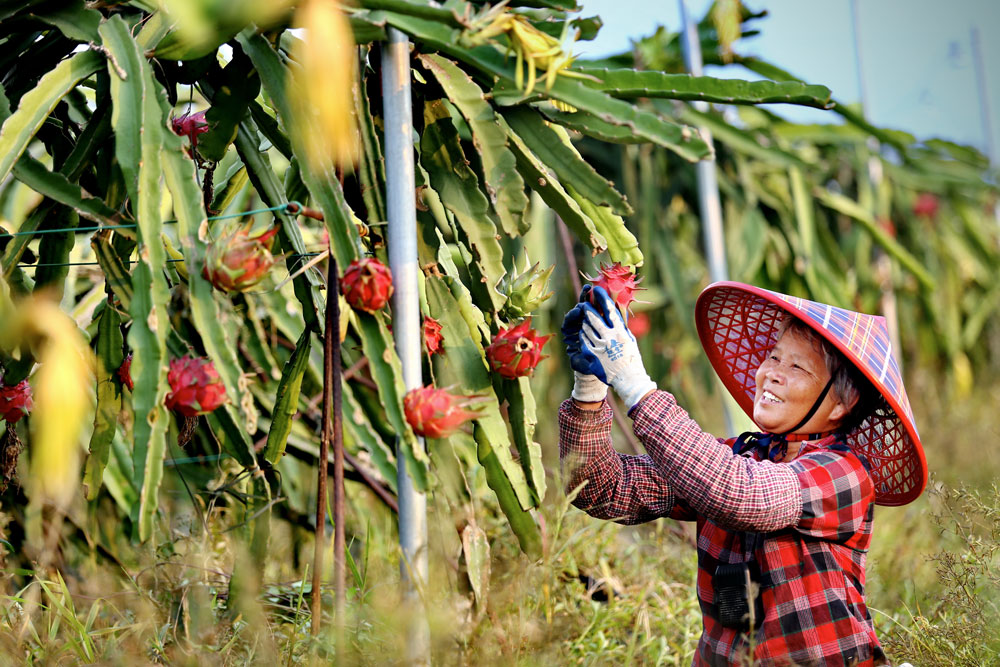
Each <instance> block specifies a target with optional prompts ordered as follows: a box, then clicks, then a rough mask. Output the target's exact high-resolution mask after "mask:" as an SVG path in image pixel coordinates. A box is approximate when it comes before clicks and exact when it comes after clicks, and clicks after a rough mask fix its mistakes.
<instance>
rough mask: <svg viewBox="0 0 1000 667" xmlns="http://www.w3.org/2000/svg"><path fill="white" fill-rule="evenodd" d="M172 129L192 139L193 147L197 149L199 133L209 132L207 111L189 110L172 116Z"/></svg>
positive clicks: (175, 132)
mask: <svg viewBox="0 0 1000 667" xmlns="http://www.w3.org/2000/svg"><path fill="white" fill-rule="evenodd" d="M170 129H172V130H173V131H174V134H177V135H180V136H182V137H187V138H188V139H190V140H191V148H193V149H195V150H197V148H198V135H200V134H205V133H206V132H208V121H207V120H205V112H204V111H199V112H197V113H190V112H188V113H186V114H183V115H181V116H177V117H176V118H171V119H170Z"/></svg>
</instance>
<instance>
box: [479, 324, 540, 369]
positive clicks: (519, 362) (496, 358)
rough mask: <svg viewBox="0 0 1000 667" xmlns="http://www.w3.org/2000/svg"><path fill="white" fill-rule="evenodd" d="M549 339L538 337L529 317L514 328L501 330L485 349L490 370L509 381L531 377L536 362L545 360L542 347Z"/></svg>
mask: <svg viewBox="0 0 1000 667" xmlns="http://www.w3.org/2000/svg"><path fill="white" fill-rule="evenodd" d="M551 337H552V336H551V334H550V335H547V336H539V335H538V332H536V331H535V330H534V329H532V328H531V318H530V317H529V318H528V319H526V320H524V321H523V322H521V323H520V324H518V325H517V326H516V327H512V328H510V329H501V330H500V333H498V334H497V335H496V336H494V338H493V342H492V343H490V344H489V346H488V347H487V348H486V359H487V361H489V363H490V369H491V370H492V371H493V372H494V373H497V374H498V375H500V377H504V378H507V379H509V380H513V379H515V378H519V377H524V376H526V375H531V372H532V371H533V370H535V366H537V365H538V362H539V361H541V360H542V359H544V358H545V357H544V356H543V355H542V347H543V346H544V345H545V343H547V342H548V340H549V338H551Z"/></svg>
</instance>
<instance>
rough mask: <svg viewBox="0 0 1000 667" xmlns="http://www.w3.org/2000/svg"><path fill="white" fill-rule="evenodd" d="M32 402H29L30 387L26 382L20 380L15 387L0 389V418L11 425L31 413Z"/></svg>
mask: <svg viewBox="0 0 1000 667" xmlns="http://www.w3.org/2000/svg"><path fill="white" fill-rule="evenodd" d="M33 405H34V402H33V401H32V400H31V385H29V384H28V381H27V380H21V381H20V382H18V383H17V384H15V385H11V386H9V387H8V386H2V387H0V417H2V418H3V419H4V420H6V422H7V423H8V424H13V423H15V422H16V421H17V420H19V419H20V418H21V417H23V416H24V415H26V414H28V413H29V412H31V408H32V406H33Z"/></svg>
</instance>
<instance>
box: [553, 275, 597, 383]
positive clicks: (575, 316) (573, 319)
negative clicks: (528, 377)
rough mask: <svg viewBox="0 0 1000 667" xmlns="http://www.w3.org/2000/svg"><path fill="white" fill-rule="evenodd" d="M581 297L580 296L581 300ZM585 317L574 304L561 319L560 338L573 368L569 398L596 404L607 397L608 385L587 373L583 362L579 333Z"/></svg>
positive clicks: (580, 304)
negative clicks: (571, 389) (571, 390)
mask: <svg viewBox="0 0 1000 667" xmlns="http://www.w3.org/2000/svg"><path fill="white" fill-rule="evenodd" d="M587 287H589V285H588V286H587ZM586 289H587V288H584V290H585V293H584V294H586ZM583 296H584V295H581V298H583ZM585 317H586V314H585V313H584V310H583V304H582V303H578V304H576V306H575V307H574V308H572V309H571V310H570V311H569V312H568V313H566V317H565V318H563V324H562V337H563V342H564V343H565V344H566V356H568V357H569V360H570V365H571V366H572V367H573V393H572V394H571V396H572V397H573V398H574V399H576V400H578V401H583V402H586V403H596V402H597V401H603V400H604V399H605V398H606V397H607V395H608V385H606V384H605V383H604V382H601V380H599V379H598V378H597V377H596V376H595V375H594V374H593V373H591V372H589V368H590V367H589V365H587V364H588V363H589V362H583V357H582V356H581V352H582V348H581V344H580V332H581V330H582V328H583V322H584V318H585ZM580 369H584V370H580Z"/></svg>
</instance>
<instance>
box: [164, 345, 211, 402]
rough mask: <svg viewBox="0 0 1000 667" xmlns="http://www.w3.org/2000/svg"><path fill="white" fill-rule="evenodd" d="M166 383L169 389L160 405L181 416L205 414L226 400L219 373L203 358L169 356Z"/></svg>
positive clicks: (209, 361)
mask: <svg viewBox="0 0 1000 667" xmlns="http://www.w3.org/2000/svg"><path fill="white" fill-rule="evenodd" d="M167 382H168V383H169V384H170V392H169V393H167V398H166V400H165V401H164V404H165V405H166V406H167V409H169V410H173V411H175V412H179V413H181V414H182V415H184V416H185V417H197V416H198V415H204V414H207V413H209V412H212V411H213V410H215V409H216V408H218V407H219V406H220V405H222V404H223V403H225V402H226V388H225V386H224V385H223V384H222V379H221V378H220V377H219V372H218V371H217V370H215V366H214V365H213V364H212V362H211V360H209V359H206V358H205V357H199V358H196V357H192V356H190V355H187V354H186V355H184V356H183V357H180V358H178V359H171V360H170V370H168V371H167Z"/></svg>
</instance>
